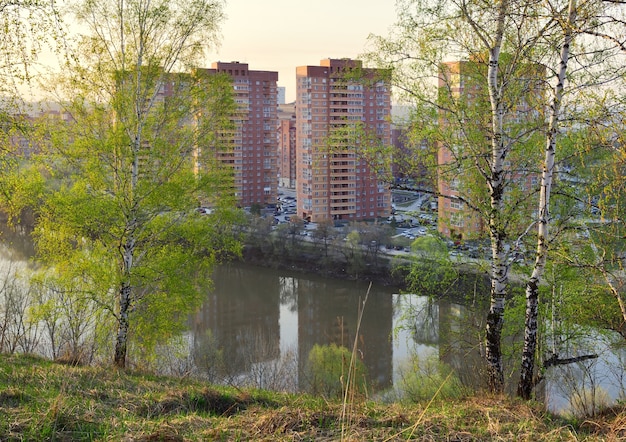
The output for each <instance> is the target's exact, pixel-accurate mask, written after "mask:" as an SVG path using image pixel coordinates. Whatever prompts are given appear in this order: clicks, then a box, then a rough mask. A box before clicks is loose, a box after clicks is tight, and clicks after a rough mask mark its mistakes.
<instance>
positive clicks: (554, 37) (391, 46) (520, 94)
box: [369, 0, 626, 398]
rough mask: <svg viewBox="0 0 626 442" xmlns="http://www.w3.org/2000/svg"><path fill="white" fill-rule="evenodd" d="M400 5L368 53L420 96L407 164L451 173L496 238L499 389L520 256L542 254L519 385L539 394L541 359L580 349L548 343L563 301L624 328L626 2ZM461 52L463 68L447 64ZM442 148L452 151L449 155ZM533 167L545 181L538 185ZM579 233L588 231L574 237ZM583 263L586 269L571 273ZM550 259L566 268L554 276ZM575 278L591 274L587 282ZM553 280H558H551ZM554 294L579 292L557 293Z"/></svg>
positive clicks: (407, 1)
mask: <svg viewBox="0 0 626 442" xmlns="http://www.w3.org/2000/svg"><path fill="white" fill-rule="evenodd" d="M397 6H398V22H397V24H396V26H395V27H394V28H393V29H392V32H391V35H390V36H386V37H380V36H372V37H371V38H370V43H371V44H372V45H373V49H372V51H371V52H370V53H369V59H370V60H371V61H373V62H374V63H376V64H377V65H378V66H379V67H382V68H386V69H388V70H389V72H390V73H391V74H390V75H391V78H390V81H391V82H392V84H393V86H394V87H395V88H396V90H397V91H399V93H400V95H401V96H402V97H403V98H404V99H405V100H406V101H407V102H408V103H410V104H412V105H413V109H414V111H413V113H412V115H411V119H410V137H411V139H412V141H413V144H414V145H415V146H427V147H426V148H423V149H421V150H420V152H421V153H422V154H423V155H421V156H420V157H419V158H418V160H419V161H418V165H417V166H412V163H411V160H412V159H414V158H415V157H412V158H406V156H404V157H402V152H399V153H398V155H399V156H400V157H401V158H402V164H404V165H405V166H407V165H408V167H424V165H426V166H429V167H428V168H427V170H430V171H431V173H432V175H431V178H432V182H433V183H434V184H433V188H434V189H437V184H436V183H437V181H439V182H442V181H445V182H447V183H453V184H454V186H455V187H456V189H457V190H458V192H459V197H458V199H459V200H461V202H462V204H463V205H464V207H465V208H467V209H469V210H471V211H472V212H473V215H472V217H474V218H478V219H479V220H480V222H481V223H482V225H484V226H485V231H486V234H487V235H488V237H489V239H490V243H491V271H490V277H491V295H490V298H491V299H490V309H489V313H488V315H487V325H486V330H485V346H484V350H485V359H486V362H487V365H488V373H489V374H488V377H489V385H490V387H491V388H492V389H493V390H494V391H503V389H504V385H505V377H504V368H503V350H502V348H503V347H502V346H503V344H502V341H503V339H502V333H503V327H504V323H505V318H506V317H507V311H508V310H507V306H512V305H513V304H514V303H515V302H519V300H515V299H513V300H511V284H510V279H509V278H510V272H511V261H510V260H509V259H508V258H509V256H510V253H511V252H513V251H515V250H519V249H520V248H522V246H523V245H524V246H525V248H526V250H534V251H535V253H534V260H533V264H532V266H531V267H530V269H529V270H528V274H527V275H526V278H525V296H524V301H523V302H524V303H525V311H526V312H525V320H524V345H523V349H522V351H521V363H520V365H519V367H520V372H521V374H520V378H519V382H518V389H517V391H518V394H519V395H520V396H521V397H524V398H530V397H531V394H532V391H533V388H534V386H535V382H536V379H537V378H540V377H541V373H542V372H543V370H545V369H547V367H549V366H551V365H555V364H559V363H569V362H571V361H572V360H576V359H577V358H576V357H575V358H571V357H570V358H564V357H561V356H560V354H559V352H560V351H563V349H559V348H556V347H554V346H551V347H550V348H552V349H553V351H552V353H551V354H538V341H539V338H540V335H541V329H542V324H544V323H545V321H546V318H549V317H550V316H549V315H547V312H548V311H550V309H551V308H552V306H553V303H554V304H558V305H560V306H562V305H566V304H568V305H569V306H570V307H568V308H567V309H565V308H561V310H562V311H561V312H560V313H559V315H560V316H561V318H563V319H565V318H567V315H566V313H569V314H571V316H569V319H570V321H574V320H576V321H578V322H583V324H586V325H591V324H593V325H595V326H599V327H601V328H603V329H609V330H613V331H617V332H618V333H621V334H622V336H623V335H624V325H623V324H624V323H626V314H625V313H626V310H625V308H624V305H625V303H624V301H625V300H626V294H625V292H624V272H623V270H624V269H623V264H624V260H623V256H624V246H625V244H624V239H623V238H624V229H625V227H626V226H625V223H624V222H625V218H624V212H623V201H624V200H625V199H624V197H625V196H626V195H624V186H623V181H624V153H625V151H626V149H625V148H624V146H625V144H624V139H623V134H624V127H625V126H624V112H623V110H624V95H623V86H624V80H625V79H626V77H625V75H626V71H625V68H626V64H625V63H624V57H625V55H626V52H625V48H626V46H625V42H626V26H625V23H626V22H625V21H624V20H625V17H624V13H625V12H626V9H625V5H624V2H621V1H602V0H601V1H597V0H592V1H588V0H567V1H562V0H550V1H518V0H502V1H499V2H495V3H489V2H481V1H475V0H454V1H439V0H401V1H399V2H398V4H397ZM457 60H460V61H463V65H462V67H460V68H455V67H453V66H452V65H450V64H446V63H445V62H446V61H457ZM425 141H426V142H425ZM442 150H445V151H447V152H448V153H449V156H450V159H447V160H446V161H440V160H439V161H438V153H440V152H442ZM412 153H413V154H415V152H412ZM413 164H414V163H413ZM532 176H534V177H536V178H537V180H536V184H534V183H533V184H532V185H529V183H528V182H529V181H530V180H527V178H528V177H532ZM591 220H593V222H590V221H591ZM599 220H601V222H595V221H599ZM576 232H578V233H579V235H578V236H576V235H575V233H576ZM581 233H582V234H583V235H584V240H582V241H575V240H572V239H573V238H577V237H578V238H582V237H583V236H581V235H580V234H581ZM573 267H575V268H576V269H577V271H576V272H569V273H567V272H566V269H568V268H573ZM546 270H549V272H550V274H558V275H559V276H558V277H557V278H556V279H555V280H554V281H552V282H550V281H547V280H546V277H545V275H546ZM574 277H576V278H579V277H580V278H584V279H577V282H578V284H577V282H575V281H573V280H572V278H574ZM581 280H585V281H594V284H592V285H591V286H590V285H582V286H581V285H580V281H581ZM553 284H559V285H560V289H559V290H551V287H550V286H551V285H553ZM575 287H576V288H575ZM583 287H586V289H585V288H583ZM552 288H553V287H552ZM564 288H567V290H564ZM544 289H545V290H544ZM555 293H559V294H560V295H559V296H561V297H563V296H568V299H566V300H564V299H559V300H556V299H554V296H553V295H554V294H555ZM574 305H576V308H574V307H573V306H574ZM584 319H587V321H586V322H585V321H584ZM583 324H581V325H583ZM575 356H577V357H580V358H585V357H588V356H590V355H575ZM540 358H543V359H544V360H543V362H542V363H540V366H539V367H537V360H538V359H540ZM537 375H539V376H537Z"/></svg>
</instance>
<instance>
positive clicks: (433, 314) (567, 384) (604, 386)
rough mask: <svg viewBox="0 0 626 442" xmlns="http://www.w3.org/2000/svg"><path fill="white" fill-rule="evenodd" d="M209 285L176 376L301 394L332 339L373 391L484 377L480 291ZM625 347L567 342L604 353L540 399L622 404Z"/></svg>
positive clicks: (293, 280) (277, 282) (280, 275)
mask: <svg viewBox="0 0 626 442" xmlns="http://www.w3.org/2000/svg"><path fill="white" fill-rule="evenodd" d="M0 245H1V247H0V254H1V255H2V257H3V258H4V259H3V260H2V261H3V262H2V263H3V264H4V266H7V265H10V267H12V268H16V267H23V266H25V265H26V263H27V262H28V259H29V258H30V257H31V256H32V255H33V248H32V243H31V241H30V238H29V237H28V236H27V235H20V234H15V233H14V232H12V231H10V230H7V229H4V231H3V232H2V243H1V244H0ZM5 274H6V273H5ZM213 281H214V287H213V290H211V291H210V292H209V293H207V294H206V299H205V301H204V303H203V305H202V307H201V309H200V310H199V311H198V312H197V313H196V314H194V315H192V316H191V317H190V319H189V329H188V332H187V334H186V335H185V338H186V339H185V341H184V342H185V346H188V348H187V350H186V351H183V354H182V356H181V359H184V361H185V362H184V363H183V362H181V363H180V364H179V366H180V367H183V369H181V370H180V371H179V374H180V373H181V372H186V371H187V370H188V369H189V368H190V367H191V368H193V370H194V372H195V373H196V374H198V375H200V376H202V377H205V378H208V379H210V380H213V381H219V382H226V383H231V384H237V385H252V386H256V387H259V388H274V389H279V390H290V391H298V390H302V389H305V388H306V382H307V371H306V362H307V360H308V355H309V352H310V351H311V349H312V348H313V346H314V345H315V344H321V345H326V344H331V343H334V344H337V345H343V346H345V347H347V348H353V346H355V348H356V350H357V353H356V354H357V355H358V357H359V358H360V359H361V360H362V361H363V363H364V365H365V366H366V368H367V372H368V375H369V376H368V390H369V392H370V393H371V394H372V395H381V394H386V395H389V392H394V391H396V392H397V391H398V390H399V389H400V388H401V385H402V380H403V379H404V377H405V375H406V374H407V373H410V372H411V371H415V365H412V366H409V365H408V364H409V362H411V361H416V360H417V361H419V363H420V369H422V370H426V371H427V369H426V368H425V367H430V368H432V366H433V365H432V363H433V361H434V362H435V365H437V364H445V366H447V367H450V368H452V369H453V370H454V371H455V372H456V374H457V376H458V378H459V379H460V380H461V381H462V382H463V383H464V384H466V385H471V386H476V385H480V384H481V379H484V375H483V372H482V368H481V367H482V358H481V339H480V336H481V333H482V332H483V330H484V322H483V321H484V306H483V307H482V308H481V307H480V306H478V303H475V302H473V300H474V299H483V300H484V299H485V296H486V294H485V293H474V294H473V297H468V296H467V294H466V293H456V294H451V295H450V296H448V297H447V299H440V300H437V301H435V300H432V299H431V298H429V297H427V296H421V295H420V294H399V293H398V290H396V289H394V288H393V287H386V286H380V285H375V284H374V285H372V286H371V287H370V286H369V283H368V282H367V281H346V280H336V279H329V278H324V277H320V276H317V275H313V274H305V273H296V272H290V271H286V270H275V269H270V268H262V267H256V266H252V265H247V264H244V263H231V264H227V265H221V266H219V267H218V268H216V269H215V272H214V275H213ZM465 290H467V289H465ZM467 291H471V290H467ZM478 291H480V290H478ZM1 301H2V298H0V302H1ZM360 310H362V317H361V320H360V323H359V311H360ZM517 339H518V340H519V338H517ZM511 343H515V338H513V340H512V341H511ZM518 343H519V342H518ZM623 344H624V343H623V340H620V339H617V340H615V339H613V337H612V336H611V335H606V334H600V333H594V332H588V333H586V337H585V338H584V339H578V340H577V341H572V342H570V343H568V346H569V348H568V354H569V355H576V354H581V353H597V354H599V356H600V357H599V358H598V359H595V360H591V361H586V362H584V363H578V364H572V365H570V366H564V367H557V368H552V369H550V370H549V371H548V373H547V375H546V382H542V383H541V384H540V385H541V388H539V389H538V391H537V394H538V396H539V397H543V398H544V400H545V402H546V404H547V405H548V408H549V409H551V410H552V411H565V410H572V409H573V408H578V409H581V408H582V409H583V411H586V412H588V411H589V409H590V408H589V407H592V410H593V409H595V407H597V406H601V405H604V404H607V403H611V402H614V401H615V400H623V399H624V397H625V392H626V371H625V370H624V367H625V366H626V363H625V361H626V350H625V349H624V345H623ZM42 353H43V354H46V352H45V351H42ZM185 353H186V354H185ZM561 356H566V355H565V354H562V355H561ZM516 364H518V361H517V360H516V359H515V358H513V359H512V360H510V361H508V365H509V369H507V373H508V375H509V376H510V377H509V378H508V381H509V383H510V384H511V385H514V384H515V380H516V377H515V374H514V368H515V366H516ZM175 365H176V363H172V362H171V361H170V363H169V366H167V367H166V369H165V370H163V371H166V372H167V371H168V370H169V371H170V372H175V371H176V370H172V369H171V368H172V367H173V366H175ZM386 397H389V396H386ZM393 397H394V396H392V398H393ZM395 397H397V396H395Z"/></svg>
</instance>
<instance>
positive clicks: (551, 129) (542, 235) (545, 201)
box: [517, 0, 576, 399]
mask: <svg viewBox="0 0 626 442" xmlns="http://www.w3.org/2000/svg"><path fill="white" fill-rule="evenodd" d="M575 21H576V0H570V2H569V10H568V18H567V22H566V23H565V29H564V35H563V45H562V47H561V60H560V66H559V74H558V80H557V84H556V85H555V87H554V96H553V100H552V105H551V108H550V121H549V126H548V132H547V134H546V147H545V156H544V164H543V171H542V174H541V189H540V194H539V216H538V220H537V256H536V258H535V265H534V267H533V271H532V274H531V276H530V279H529V280H528V282H527V283H526V318H525V324H524V349H523V351H522V365H521V370H520V380H519V384H518V387H517V394H518V396H520V397H522V398H524V399H530V396H531V393H532V390H533V387H534V382H533V378H534V370H535V351H536V349H537V328H538V327H537V312H538V306H539V284H540V283H541V278H542V277H543V273H544V270H545V265H546V258H547V255H548V239H549V237H548V235H549V223H550V216H549V215H550V193H551V189H552V177H553V172H554V159H555V156H556V137H557V133H558V119H559V114H560V108H561V100H562V98H563V89H564V86H565V74H566V72H567V63H568V60H569V50H570V45H571V43H572V41H573V29H572V27H573V25H574V23H575Z"/></svg>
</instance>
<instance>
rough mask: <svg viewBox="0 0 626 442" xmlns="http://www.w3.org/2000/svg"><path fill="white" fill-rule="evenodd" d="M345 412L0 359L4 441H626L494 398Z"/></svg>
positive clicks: (274, 397)
mask: <svg viewBox="0 0 626 442" xmlns="http://www.w3.org/2000/svg"><path fill="white" fill-rule="evenodd" d="M344 412H345V410H344V404H343V403H342V402H341V401H331V402H328V401H324V400H322V399H320V398H314V397H310V396H306V395H287V394H279V393H271V392H263V391H240V390H235V389H231V388H223V387H217V386H209V385H206V384H204V383H201V382H195V381H192V380H181V379H175V378H163V377H155V376H148V375H141V374H131V373H124V372H119V371H116V370H106V369H97V368H86V367H68V366H63V365H58V364H53V363H50V362H48V361H43V360H40V359H36V358H28V357H6V356H0V440H2V441H4V440H7V441H10V440H35V441H36V440H56V441H75V440H99V441H119V440H123V441H128V442H130V441H146V442H147V441H205V440H215V441H235V440H246V441H247V440H259V441H336V440H345V441H362V440H372V441H405V440H420V441H533V442H534V441H607V442H611V441H619V440H626V409H625V408H624V407H615V408H612V409H610V410H606V412H605V413H604V414H602V415H601V416H599V417H597V418H594V419H593V420H586V421H580V422H575V421H572V422H569V421H565V420H563V419H560V418H557V417H555V416H552V415H550V414H548V413H546V412H544V411H542V410H541V408H539V407H538V406H533V405H532V404H528V403H525V402H521V401H514V400H509V399H506V398H500V397H472V398H469V399H466V400H455V401H441V402H437V401H435V402H433V403H432V404H423V405H401V404H390V405H384V404H380V403H374V402H369V401H365V400H360V401H355V402H354V403H353V404H351V410H350V419H349V423H350V424H349V426H347V427H346V426H345V420H342V416H344V415H343V413H344ZM344 417H345V416H344ZM342 424H344V425H343V427H344V428H343V431H342ZM342 435H343V436H342ZM342 437H343V439H342Z"/></svg>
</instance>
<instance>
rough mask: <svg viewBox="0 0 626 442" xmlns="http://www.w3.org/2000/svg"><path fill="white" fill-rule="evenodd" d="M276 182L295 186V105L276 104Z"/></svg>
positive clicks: (291, 187)
mask: <svg viewBox="0 0 626 442" xmlns="http://www.w3.org/2000/svg"><path fill="white" fill-rule="evenodd" d="M278 184H279V185H280V186H282V187H288V188H290V189H295V187H296V107H295V103H290V104H279V105H278Z"/></svg>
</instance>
